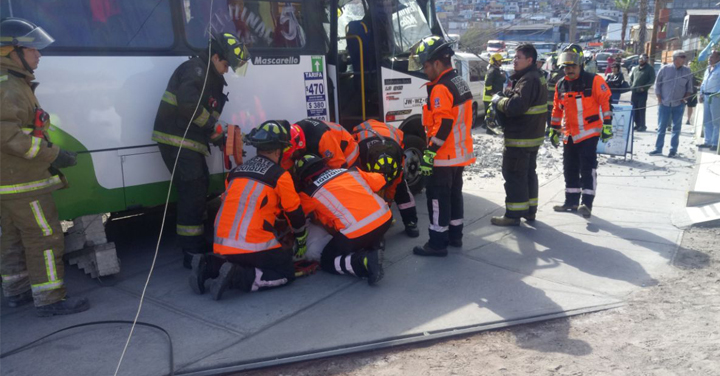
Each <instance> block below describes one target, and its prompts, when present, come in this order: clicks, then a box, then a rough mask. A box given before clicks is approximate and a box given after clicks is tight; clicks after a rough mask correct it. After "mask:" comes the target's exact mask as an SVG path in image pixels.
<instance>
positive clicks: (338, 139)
mask: <svg viewBox="0 0 720 376" xmlns="http://www.w3.org/2000/svg"><path fill="white" fill-rule="evenodd" d="M295 124H297V125H298V126H299V127H300V128H302V130H303V132H304V133H305V143H306V144H307V147H306V149H305V153H306V154H315V155H317V156H319V157H322V158H325V163H327V165H328V166H329V167H330V168H345V167H348V166H350V165H349V164H348V162H347V159H348V158H349V159H350V160H351V161H352V163H355V160H357V152H356V150H357V143H355V140H354V139H353V138H352V135H350V133H349V132H348V131H345V130H344V129H343V128H342V126H341V125H339V124H335V123H327V122H324V121H320V120H315V119H304V120H300V121H298V122H297V123H295ZM340 129H342V131H344V132H345V133H347V135H343V134H342V131H341V130H340ZM343 146H345V148H343ZM346 151H347V153H348V155H347V156H346V154H345V153H346ZM281 165H282V167H283V168H284V169H286V170H289V169H290V168H291V167H292V165H293V161H291V160H283V161H282V162H281Z"/></svg>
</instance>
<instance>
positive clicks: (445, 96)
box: [423, 69, 475, 167]
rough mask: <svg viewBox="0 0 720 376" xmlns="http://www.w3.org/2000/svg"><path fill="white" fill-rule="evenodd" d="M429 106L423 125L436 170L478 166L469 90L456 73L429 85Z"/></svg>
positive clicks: (424, 109) (442, 74)
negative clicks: (475, 164) (438, 168)
mask: <svg viewBox="0 0 720 376" xmlns="http://www.w3.org/2000/svg"><path fill="white" fill-rule="evenodd" d="M427 91H428V102H427V103H426V104H425V105H424V106H423V125H424V126H425V132H426V133H427V138H428V140H429V142H428V149H430V150H432V151H434V152H436V153H437V155H436V156H435V164H434V166H435V167H448V166H467V165H469V164H472V163H473V162H475V155H474V154H473V140H472V135H471V133H470V131H471V129H472V121H473V111H472V94H471V93H470V86H468V84H467V82H465V80H463V78H462V77H461V76H459V75H458V74H457V72H456V71H455V70H453V69H448V70H446V71H444V72H442V73H441V74H440V76H439V77H438V78H437V79H435V81H433V82H430V83H428V84H427Z"/></svg>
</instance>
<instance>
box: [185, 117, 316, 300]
mask: <svg viewBox="0 0 720 376" xmlns="http://www.w3.org/2000/svg"><path fill="white" fill-rule="evenodd" d="M281 122H282V121H272V120H271V121H267V122H265V123H263V124H261V125H260V126H259V127H257V128H255V129H253V130H252V131H251V132H250V134H249V135H248V136H247V142H248V143H250V144H251V145H253V146H255V148H256V149H257V156H256V157H254V158H252V159H250V160H248V161H247V162H245V163H244V164H242V165H240V166H237V167H236V168H235V169H233V170H232V171H231V172H230V174H229V176H228V179H227V181H228V187H227V190H226V191H225V193H224V194H223V197H222V205H221V206H220V210H219V212H218V214H217V217H216V219H215V241H214V245H213V251H214V254H212V255H195V256H194V257H193V259H192V272H191V273H190V277H189V282H190V287H191V288H192V289H193V291H194V292H195V293H197V294H202V293H203V292H205V281H206V280H207V279H209V278H214V279H213V280H212V283H211V287H210V292H211V293H212V297H213V299H215V300H220V299H221V298H222V294H223V292H225V290H227V289H231V288H235V289H239V290H243V291H247V292H251V291H258V290H260V289H266V288H271V287H279V286H284V285H286V284H288V283H290V282H292V281H293V280H294V279H295V269H294V267H293V250H292V242H290V241H285V239H286V238H288V237H287V236H282V234H278V231H277V230H276V229H275V228H276V227H275V225H276V219H277V218H281V219H280V220H279V222H284V221H285V220H284V218H283V216H287V219H288V220H289V221H290V225H291V227H292V230H293V232H294V235H295V242H296V243H297V248H298V250H299V251H300V252H304V251H303V249H304V248H305V247H306V245H305V241H306V239H307V230H306V229H305V215H304V214H303V210H302V208H301V207H300V198H299V197H298V194H297V192H296V191H295V185H294V183H293V180H292V177H291V176H290V173H289V172H287V171H285V170H283V169H282V167H280V164H279V162H280V158H281V156H282V151H283V149H284V148H285V147H287V146H288V145H289V144H290V143H289V139H290V135H289V133H288V132H287V129H286V128H285V127H283V126H282V125H281V124H280V123H281ZM278 227H279V226H278ZM288 235H289V234H288Z"/></svg>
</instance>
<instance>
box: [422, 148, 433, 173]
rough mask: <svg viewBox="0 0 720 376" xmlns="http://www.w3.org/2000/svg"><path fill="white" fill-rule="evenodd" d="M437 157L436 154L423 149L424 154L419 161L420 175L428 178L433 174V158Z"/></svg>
mask: <svg viewBox="0 0 720 376" xmlns="http://www.w3.org/2000/svg"><path fill="white" fill-rule="evenodd" d="M436 155H437V153H436V152H434V151H432V150H430V149H425V152H424V153H423V158H422V160H421V161H420V174H422V175H424V176H430V175H432V173H433V165H434V164H435V156H436Z"/></svg>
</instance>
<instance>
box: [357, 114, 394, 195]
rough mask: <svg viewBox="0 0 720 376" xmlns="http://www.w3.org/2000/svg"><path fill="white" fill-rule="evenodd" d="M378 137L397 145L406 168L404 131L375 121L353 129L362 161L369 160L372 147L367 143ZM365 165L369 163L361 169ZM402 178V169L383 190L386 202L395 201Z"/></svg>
mask: <svg viewBox="0 0 720 376" xmlns="http://www.w3.org/2000/svg"><path fill="white" fill-rule="evenodd" d="M376 133H377V134H376ZM378 135H380V136H381V137H385V138H386V139H390V140H392V141H393V142H394V143H396V144H397V146H398V150H397V154H398V156H399V157H400V158H401V159H400V162H401V163H402V165H403V166H404V164H405V160H404V158H403V157H404V154H403V149H404V148H405V144H404V143H403V139H404V134H403V131H401V130H399V129H397V128H395V127H393V126H390V125H387V124H385V123H383V122H380V121H377V120H374V119H370V120H367V121H365V122H363V123H361V124H359V125H356V126H355V128H353V136H354V137H355V139H356V140H357V143H358V146H359V147H360V154H361V158H360V159H361V160H362V159H363V158H364V159H367V154H368V151H369V150H368V149H369V147H370V146H369V145H366V144H365V142H368V143H369V142H370V141H371V140H373V139H377V138H378ZM365 163H367V161H364V162H363V163H361V167H363V168H364V164H365ZM402 178H403V170H402V168H401V169H400V173H399V174H398V176H397V177H396V178H395V179H394V180H393V181H392V183H391V184H390V185H389V186H387V187H386V188H385V190H383V198H384V199H385V201H387V202H392V200H394V199H395V191H397V186H398V184H400V181H401V180H402Z"/></svg>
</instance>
